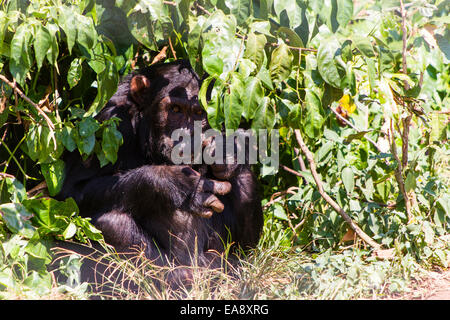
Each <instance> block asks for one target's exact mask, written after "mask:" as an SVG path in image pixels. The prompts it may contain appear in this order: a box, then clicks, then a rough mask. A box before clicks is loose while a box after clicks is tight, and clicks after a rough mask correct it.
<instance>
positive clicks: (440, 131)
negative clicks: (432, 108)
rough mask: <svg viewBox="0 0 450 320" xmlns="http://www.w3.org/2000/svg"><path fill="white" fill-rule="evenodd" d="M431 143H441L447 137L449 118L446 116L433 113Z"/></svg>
mask: <svg viewBox="0 0 450 320" xmlns="http://www.w3.org/2000/svg"><path fill="white" fill-rule="evenodd" d="M430 127H431V132H430V142H435V141H436V142H441V141H443V140H444V139H445V138H446V135H447V116H446V115H445V114H441V113H436V112H432V113H431V124H430Z"/></svg>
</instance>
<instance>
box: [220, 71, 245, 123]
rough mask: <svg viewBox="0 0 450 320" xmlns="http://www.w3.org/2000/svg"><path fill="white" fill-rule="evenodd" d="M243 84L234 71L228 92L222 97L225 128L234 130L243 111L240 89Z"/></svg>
mask: <svg viewBox="0 0 450 320" xmlns="http://www.w3.org/2000/svg"><path fill="white" fill-rule="evenodd" d="M243 87H244V84H243V82H242V79H241V77H240V74H238V73H234V74H233V78H232V79H231V84H230V86H229V88H228V92H229V94H228V95H226V96H225V97H224V114H225V128H226V129H232V130H236V129H237V128H238V127H239V124H240V122H241V116H242V113H243V111H244V106H243V103H242V98H241V97H242V96H243V95H242V89H243Z"/></svg>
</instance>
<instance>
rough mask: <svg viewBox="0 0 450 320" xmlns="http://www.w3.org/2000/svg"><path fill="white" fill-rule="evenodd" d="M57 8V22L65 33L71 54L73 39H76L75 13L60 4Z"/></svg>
mask: <svg viewBox="0 0 450 320" xmlns="http://www.w3.org/2000/svg"><path fill="white" fill-rule="evenodd" d="M59 9H60V14H59V17H58V22H59V25H60V26H61V28H62V29H63V30H64V33H65V35H66V41H67V48H68V49H69V53H70V54H72V48H73V46H74V45H75V40H76V39H77V28H75V27H74V26H75V25H76V21H75V14H74V12H73V11H72V10H71V9H70V8H69V7H66V6H60V7H59Z"/></svg>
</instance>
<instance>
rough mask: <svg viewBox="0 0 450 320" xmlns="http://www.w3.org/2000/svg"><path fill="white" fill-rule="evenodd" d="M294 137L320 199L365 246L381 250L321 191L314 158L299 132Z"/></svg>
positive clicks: (321, 185) (320, 182)
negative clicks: (340, 217) (306, 162)
mask: <svg viewBox="0 0 450 320" xmlns="http://www.w3.org/2000/svg"><path fill="white" fill-rule="evenodd" d="M295 137H296V139H297V142H298V144H299V146H300V149H301V150H302V151H303V153H304V154H305V156H306V159H307V160H308V163H309V169H310V170H311V173H312V176H313V178H314V181H315V182H316V185H317V188H318V189H319V193H320V195H321V196H322V198H323V199H324V200H325V201H326V202H327V203H328V204H329V205H330V206H331V207H332V208H333V209H334V210H335V211H336V212H338V213H339V214H340V215H341V216H342V218H343V219H344V220H345V221H346V222H347V223H348V224H349V226H350V227H351V228H352V229H353V231H355V233H356V234H357V235H358V236H359V237H360V238H361V239H362V240H364V241H365V242H366V243H367V244H369V245H370V246H371V247H373V248H375V249H376V250H379V249H380V248H381V245H380V244H378V243H377V242H375V241H374V240H373V239H372V238H371V237H369V236H368V235H367V234H366V233H365V232H364V231H363V230H362V229H361V228H360V227H359V226H358V225H357V224H356V223H355V222H354V221H353V220H352V219H351V218H350V216H349V215H348V214H347V213H346V212H345V211H344V210H343V209H342V208H341V207H340V206H339V205H338V204H337V203H336V201H334V200H333V199H332V198H331V197H330V196H329V195H328V194H327V193H326V192H325V191H324V189H323V184H322V181H321V180H320V178H319V175H318V173H317V170H316V163H315V162H314V156H313V154H312V153H311V151H309V149H308V147H307V146H306V144H305V142H304V141H303V138H302V135H301V133H300V130H298V129H296V130H295Z"/></svg>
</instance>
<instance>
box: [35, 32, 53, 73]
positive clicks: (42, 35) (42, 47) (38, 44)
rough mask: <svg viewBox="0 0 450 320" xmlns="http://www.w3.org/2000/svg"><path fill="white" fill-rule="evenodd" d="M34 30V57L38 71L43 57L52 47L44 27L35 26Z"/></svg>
mask: <svg viewBox="0 0 450 320" xmlns="http://www.w3.org/2000/svg"><path fill="white" fill-rule="evenodd" d="M36 28H37V30H36V34H35V38H34V53H35V56H36V63H37V66H38V69H40V68H41V67H42V63H43V62H44V59H45V57H46V56H47V52H48V50H49V49H50V47H51V45H52V37H51V35H50V32H49V31H48V30H47V28H46V27H45V26H42V25H37V26H36Z"/></svg>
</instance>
